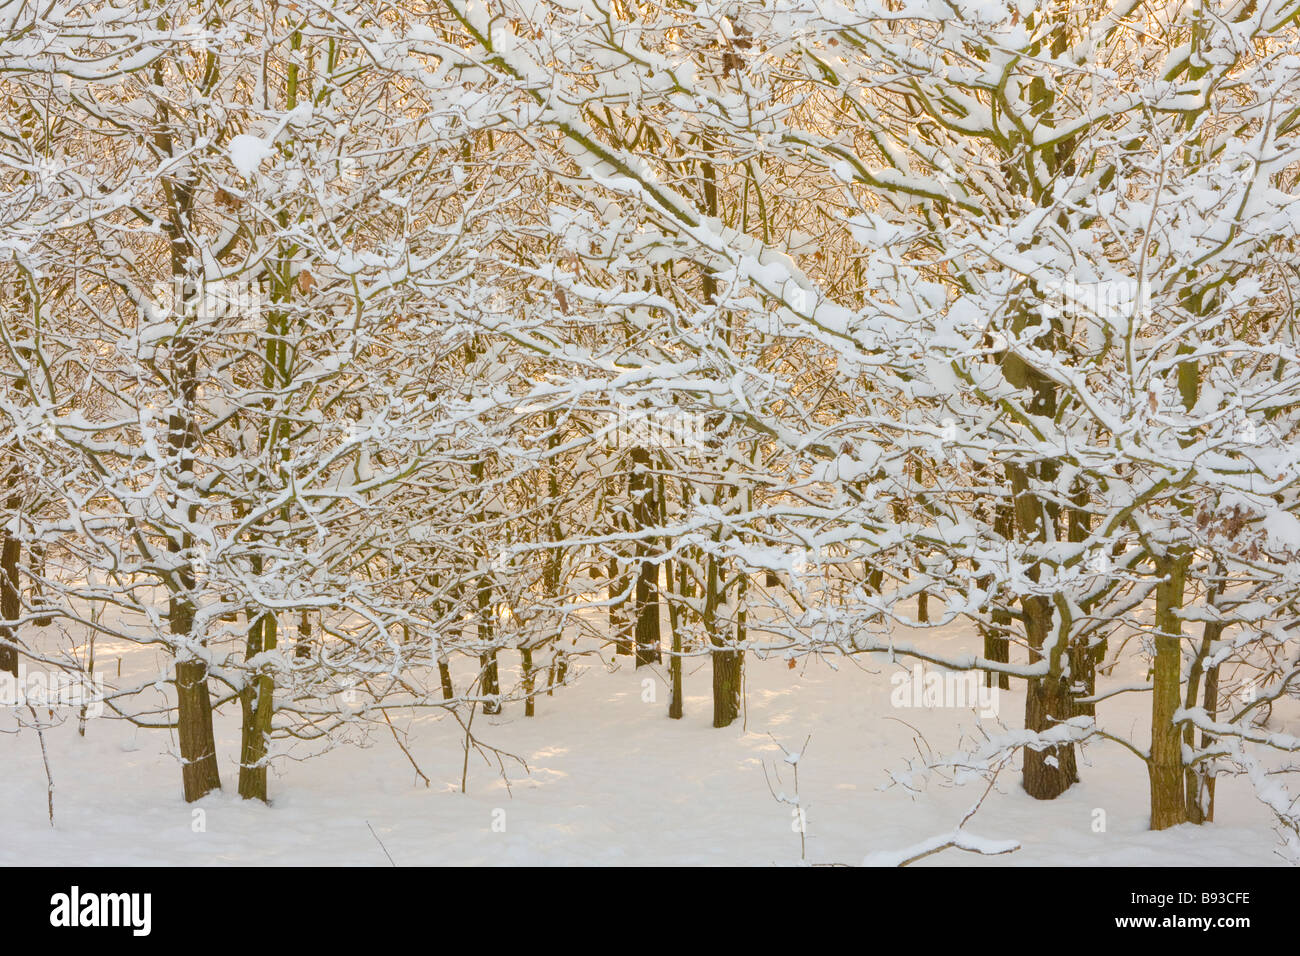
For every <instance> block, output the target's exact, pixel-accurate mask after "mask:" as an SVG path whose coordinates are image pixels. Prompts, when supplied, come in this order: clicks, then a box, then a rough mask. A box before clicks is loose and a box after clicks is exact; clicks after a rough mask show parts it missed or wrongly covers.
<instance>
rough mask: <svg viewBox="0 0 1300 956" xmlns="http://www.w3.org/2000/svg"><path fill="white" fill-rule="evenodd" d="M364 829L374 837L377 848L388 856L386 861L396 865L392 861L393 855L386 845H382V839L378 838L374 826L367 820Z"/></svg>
mask: <svg viewBox="0 0 1300 956" xmlns="http://www.w3.org/2000/svg"><path fill="white" fill-rule="evenodd" d="M366 829H367V830H369V831H370V835H371V836H372V837H374V838H375V842H376V843H378V844H379V849H381V850H383V851H384V856H386V857H388V862H389V863H392V864H393V866H397V864H396V863H394V862H393V855H392V854H391V853H389V852H388V847H386V846H384V841H383V840H381V839H379V834H378V833H376V832H375V828H374V827H372V826H371V825H370V821H369V820H367V821H366Z"/></svg>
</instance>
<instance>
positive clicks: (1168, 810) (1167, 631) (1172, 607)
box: [1147, 550, 1188, 830]
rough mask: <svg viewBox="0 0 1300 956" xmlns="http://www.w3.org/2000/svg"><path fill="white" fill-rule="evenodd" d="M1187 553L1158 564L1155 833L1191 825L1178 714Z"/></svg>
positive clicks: (1152, 769)
mask: <svg viewBox="0 0 1300 956" xmlns="http://www.w3.org/2000/svg"><path fill="white" fill-rule="evenodd" d="M1187 560H1188V556H1187V554H1186V552H1185V550H1180V551H1174V552H1172V553H1171V554H1169V555H1167V556H1165V557H1162V558H1158V559H1157V560H1156V573H1157V574H1159V575H1160V582H1159V583H1158V584H1157V585H1156V636H1155V644H1156V657H1155V666H1154V669H1153V670H1154V674H1153V685H1152V692H1151V758H1150V760H1149V761H1148V764H1147V772H1148V776H1149V778H1150V784H1151V829H1152V830H1163V829H1165V828H1167V827H1172V826H1177V825H1178V824H1180V823H1186V822H1187V819H1188V816H1187V798H1186V793H1185V792H1184V785H1185V784H1184V780H1183V740H1182V733H1181V732H1180V731H1179V728H1178V725H1177V724H1175V723H1174V712H1175V711H1177V710H1178V708H1179V705H1180V704H1181V700H1180V694H1179V691H1180V690H1181V687H1182V659H1183V658H1182V649H1181V647H1180V646H1179V641H1180V639H1181V637H1182V621H1181V619H1180V617H1179V614H1178V611H1179V609H1180V608H1181V607H1182V604H1183V582H1184V579H1185V576H1186V572H1187Z"/></svg>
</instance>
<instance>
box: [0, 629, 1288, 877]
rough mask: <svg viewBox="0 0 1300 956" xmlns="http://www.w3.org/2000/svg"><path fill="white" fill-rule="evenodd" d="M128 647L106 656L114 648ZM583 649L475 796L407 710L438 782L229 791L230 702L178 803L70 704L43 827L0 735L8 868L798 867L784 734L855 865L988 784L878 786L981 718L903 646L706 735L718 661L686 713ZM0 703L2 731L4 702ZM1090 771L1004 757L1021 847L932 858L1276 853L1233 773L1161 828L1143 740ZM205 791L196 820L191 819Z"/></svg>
mask: <svg viewBox="0 0 1300 956" xmlns="http://www.w3.org/2000/svg"><path fill="white" fill-rule="evenodd" d="M933 637H934V635H932V639H933ZM946 639H947V640H954V638H952V637H951V636H949V637H948V638H946ZM122 647H123V648H126V647H128V645H123V646H122ZM115 653H119V651H115V650H111V649H107V650H105V651H104V654H105V659H108V658H109V656H110V655H111V654H115ZM130 653H133V654H135V655H138V656H148V657H150V658H151V657H152V656H153V652H152V651H139V650H135V651H131V652H130ZM584 660H586V661H587V663H586V664H584V665H583V666H584V667H585V672H584V673H583V674H582V676H581V678H580V679H579V680H578V681H577V683H576V684H575V685H574V686H571V687H568V688H563V689H561V690H559V691H558V692H557V693H556V695H555V696H554V697H546V696H543V697H541V698H540V699H539V701H538V708H537V709H538V715H537V716H536V717H534V718H531V719H529V718H525V717H524V716H523V708H522V705H520V704H512V705H508V706H507V708H506V712H505V713H504V714H503V715H501V716H499V717H485V716H482V715H479V716H478V717H477V718H476V720H475V722H474V731H475V733H476V734H477V735H479V736H480V737H481V738H482V739H483V740H485V741H486V742H488V743H490V744H492V745H494V746H496V747H499V748H501V749H502V750H505V751H508V752H511V753H514V754H517V755H519V756H520V757H522V758H524V759H525V760H526V761H527V763H528V767H529V771H530V772H528V773H524V772H523V770H522V769H521V768H518V767H517V766H512V765H510V764H509V763H507V770H508V771H509V775H510V788H509V790H507V786H506V783H505V782H504V781H503V780H502V778H501V775H500V773H499V770H498V768H497V767H496V766H495V764H493V765H492V766H489V765H487V764H486V763H485V762H484V760H483V759H482V758H481V757H479V756H478V755H476V754H472V755H471V758H470V764H469V779H468V783H469V787H468V791H469V792H468V793H467V794H463V793H460V792H459V789H460V777H461V766H462V760H463V750H462V735H461V732H460V729H459V727H458V726H457V724H456V723H455V722H454V721H452V720H451V719H449V718H447V717H446V716H445V715H444V716H438V715H436V713H431V714H427V715H423V716H419V717H416V718H414V719H408V720H406V721H395V722H396V723H397V725H398V727H399V729H409V731H410V738H409V746H410V749H411V753H412V755H413V756H414V758H415V759H416V761H417V762H418V763H419V765H420V767H421V768H422V769H423V771H424V772H425V773H426V774H427V775H428V776H429V777H430V778H431V780H432V784H431V786H429V787H427V788H426V787H425V785H424V783H423V782H422V781H421V780H419V778H418V777H417V776H416V774H415V773H414V771H413V770H412V768H411V765H410V763H409V762H408V760H407V758H406V757H405V756H404V755H403V754H402V752H401V750H400V749H399V748H398V747H397V746H396V744H395V743H394V742H393V739H392V737H391V735H389V734H388V732H387V731H386V730H380V731H376V732H374V733H372V734H371V735H370V740H369V745H368V746H365V747H346V748H339V749H336V750H333V751H330V752H328V753H325V754H323V755H321V756H319V757H315V758H313V759H311V760H306V761H296V760H290V759H281V760H279V761H278V762H277V763H276V764H275V766H274V770H273V772H272V775H271V782H270V786H271V789H272V806H270V807H267V806H264V805H261V804H257V803H251V802H245V801H242V800H240V799H239V798H238V797H237V796H236V795H235V761H236V758H237V753H238V724H237V720H238V717H237V708H229V709H228V711H227V712H226V713H224V714H222V715H221V716H220V717H219V720H218V726H217V732H218V737H219V743H220V745H221V748H222V750H221V772H222V780H223V783H224V784H225V786H226V791H225V792H224V793H220V794H214V795H210V796H209V797H207V798H205V799H204V800H202V801H201V802H200V803H199V804H197V805H194V806H191V805H187V804H186V803H185V802H184V801H183V800H182V799H181V793H180V772H179V769H178V766H177V764H176V761H175V758H174V757H173V756H172V755H171V754H172V753H173V752H174V749H175V744H174V741H173V740H172V739H171V738H170V737H169V735H168V734H167V733H166V732H161V731H147V730H136V729H134V728H132V727H131V726H130V725H128V724H126V723H125V722H122V721H115V720H110V719H107V718H101V719H98V720H92V721H90V722H89V724H88V727H87V732H86V736H85V737H84V738H80V737H78V735H77V729H76V721H75V719H74V720H71V721H69V722H67V723H66V724H64V725H63V726H60V727H57V728H55V729H52V730H48V731H46V734H45V737H46V741H47V744H48V747H49V755H50V764H51V769H52V772H53V775H54V782H55V787H56V791H55V818H56V824H57V825H56V827H55V828H53V829H51V828H50V826H49V823H48V820H47V817H46V794H45V790H46V781H45V772H44V768H43V765H42V762H41V753H40V748H39V745H38V742H37V738H36V735H35V733H33V732H32V731H31V730H24V731H22V732H21V733H19V734H17V735H4V736H0V748H3V754H4V757H5V768H6V772H5V773H4V775H3V776H0V805H3V806H4V807H5V813H4V814H3V815H0V864H5V865H8V864H20V863H21V864H37V865H60V866H61V865H100V864H102V865H134V864H165V865H174V864H181V865H222V864H305V865H318V864H319V865H340V864H342V865H358V864H359V865H380V866H387V865H389V864H388V858H387V857H386V855H385V850H386V851H387V854H390V855H391V857H392V859H393V861H394V862H395V863H396V864H397V865H399V866H410V865H418V864H476V865H520V864H569V865H586V864H614V865H617V864H651V865H657V864H752V865H770V864H778V865H786V864H797V863H798V862H799V859H800V857H799V853H800V847H799V835H798V833H797V832H796V831H795V829H794V828H793V823H794V817H793V812H792V808H791V807H790V806H787V805H782V804H780V803H778V802H777V801H776V800H775V799H774V798H773V795H772V792H771V791H770V790H769V787H768V783H767V782H766V780H765V778H764V772H763V770H764V767H765V766H766V767H767V772H768V777H769V778H771V779H772V785H773V787H774V788H775V789H776V790H777V791H778V792H784V793H786V794H791V793H792V787H793V780H792V778H791V773H790V770H791V768H790V766H789V765H788V764H786V763H784V761H783V756H784V755H783V753H782V750H781V749H780V747H779V746H778V744H777V741H779V742H780V744H782V745H784V746H785V747H786V748H788V749H790V750H798V749H799V748H801V747H802V744H803V741H804V739H805V737H807V736H808V735H809V734H811V735H812V741H811V743H810V744H809V746H808V748H807V750H806V752H805V753H803V755H802V757H801V759H800V761H799V791H800V796H801V800H802V803H803V805H804V807H805V808H806V815H807V859H808V861H809V862H813V863H854V864H856V863H859V862H861V861H862V860H863V858H864V857H865V856H867V855H868V854H873V853H888V852H890V851H896V850H900V849H903V848H906V847H909V846H911V845H913V844H917V843H920V842H921V841H923V840H926V839H928V838H930V837H933V836H935V835H938V834H941V833H945V832H948V831H951V830H952V828H953V827H955V826H956V825H957V823H958V821H959V820H960V819H961V817H962V815H963V814H964V812H965V811H966V809H967V808H968V807H969V806H970V805H971V804H972V803H973V802H974V801H975V800H976V799H978V797H979V795H980V793H981V792H982V791H983V784H981V783H978V782H973V783H970V784H967V785H965V786H962V787H959V788H951V787H945V786H943V785H942V784H940V783H937V782H936V783H932V784H931V786H930V787H929V788H928V789H927V791H926V792H925V793H923V794H920V795H918V796H911V795H909V794H908V793H906V792H905V791H903V790H902V789H901V788H898V787H893V788H890V789H882V786H883V785H885V784H887V783H888V780H889V777H888V772H889V771H891V770H894V771H901V770H904V769H905V762H906V759H907V757H908V756H915V755H916V754H917V752H918V749H924V748H925V747H926V745H927V744H928V746H929V747H931V748H933V750H934V751H935V752H937V753H950V752H952V751H953V750H955V749H956V747H957V746H958V744H959V742H960V739H961V732H962V730H965V731H971V730H974V729H975V728H976V727H977V725H978V724H979V721H980V719H981V718H980V716H979V714H978V713H977V712H976V710H975V709H974V708H966V709H959V708H950V709H924V708H915V707H907V708H903V707H895V706H893V704H891V693H892V692H893V691H894V690H895V687H894V685H893V684H891V682H890V679H889V678H890V675H891V674H893V673H895V672H896V671H897V670H899V669H910V665H907V664H904V663H900V664H897V665H895V664H891V663H889V662H888V661H887V660H884V659H881V658H878V657H877V658H869V659H857V660H856V661H847V660H841V661H839V662H838V669H835V668H832V667H831V666H829V665H828V664H827V663H826V662H824V661H816V660H808V661H806V662H801V663H800V665H799V667H798V668H796V669H793V670H791V669H788V667H787V663H786V662H785V661H777V660H771V661H766V662H762V661H756V660H753V659H751V660H750V661H749V662H748V665H747V666H748V677H747V682H748V684H747V688H746V720H745V726H743V727H742V726H740V725H736V726H733V727H730V728H727V729H724V730H716V729H714V728H713V727H712V726H710V720H711V713H712V711H711V704H710V698H709V687H710V675H709V668H708V665H707V663H701V662H700V661H699V660H691V661H688V676H687V682H686V690H687V699H686V717H685V718H684V719H682V720H680V721H673V720H669V719H668V718H667V717H666V716H665V712H666V706H667V688H666V685H665V683H664V681H663V679H662V678H663V676H664V672H663V671H662V670H660V671H658V676H659V679H658V680H657V681H656V682H655V685H654V690H655V700H654V702H647V701H645V700H644V699H643V697H644V696H645V695H644V692H643V684H642V682H643V680H645V679H646V678H647V677H650V676H653V675H651V674H648V673H646V672H645V669H643V670H642V671H641V672H637V671H635V670H634V669H633V668H632V666H631V664H630V661H629V659H628V658H619V659H618V662H619V666H618V669H616V670H615V671H613V672H610V671H608V670H606V669H605V668H604V666H602V665H601V664H600V662H599V661H596V660H595V659H594V658H586V659H584ZM999 704H1000V711H1001V714H1002V715H1003V719H1004V720H1005V721H1006V723H1007V725H1008V726H1010V727H1019V726H1021V722H1020V717H1021V715H1022V713H1023V696H1022V694H1021V693H1018V692H1016V691H1004V692H1002V694H1001V697H1000V700H999ZM1147 706H1149V702H1148V699H1147V698H1146V697H1145V696H1142V697H1134V698H1132V699H1131V700H1128V701H1123V702H1121V703H1118V704H1115V703H1111V704H1108V705H1107V708H1106V710H1105V712H1104V717H1105V720H1106V722H1107V723H1114V724H1115V725H1116V726H1119V725H1120V724H1122V725H1123V726H1124V727H1125V729H1128V728H1129V727H1133V726H1136V727H1141V726H1143V719H1144V714H1143V710H1144V708H1145V707H1147ZM1123 708H1128V711H1125V710H1124V709H1123ZM0 719H3V720H4V721H5V723H4V724H3V726H4V727H5V729H12V727H13V715H12V714H7V715H4V716H3V718H0ZM909 725H910V726H909ZM984 726H985V727H986V728H989V729H993V728H994V727H995V726H996V725H995V724H993V725H991V724H990V722H989V721H988V720H985V722H984ZM773 738H775V740H774V739H773ZM922 738H923V739H922ZM778 763H780V764H781V768H780V772H781V780H780V782H778V781H777V780H776V779H775V777H774V776H773V766H774V765H775V764H778ZM1080 774H1081V776H1082V782H1081V783H1080V784H1078V785H1076V786H1075V787H1073V788H1072V789H1071V790H1070V791H1069V792H1068V793H1067V794H1065V795H1064V796H1062V797H1061V798H1059V799H1057V800H1055V801H1050V802H1040V801H1037V800H1034V799H1032V798H1030V797H1029V796H1027V795H1026V794H1025V793H1024V792H1023V791H1021V790H1020V788H1019V783H1018V774H1016V773H1014V772H1011V771H1007V772H1004V773H1003V775H1002V776H1001V777H1000V778H999V780H998V784H997V790H996V791H995V792H994V793H992V794H990V795H989V797H988V799H987V801H986V802H985V804H984V806H983V808H982V809H981V810H980V812H979V813H978V815H977V816H976V817H975V818H974V819H973V820H972V821H971V822H970V823H969V824H968V826H967V830H968V831H969V832H970V833H971V834H973V835H975V836H977V837H980V838H984V839H988V840H1008V839H1012V840H1018V841H1020V842H1021V844H1022V848H1021V849H1020V850H1019V851H1017V852H1015V853H1012V854H1009V855H1004V856H998V857H981V856H977V855H975V854H972V853H964V852H960V851H958V850H952V849H950V850H946V851H944V852H943V853H940V854H938V855H936V856H932V857H929V858H928V859H926V860H924V861H922V863H921V864H920V865H954V864H955V865H984V866H1007V865H1024V864H1040V865H1042V864H1049V865H1098V864H1115V865H1132V866H1143V865H1174V864H1178V865H1201V864H1204V865H1216V866H1223V865H1267V864H1273V863H1280V862H1281V861H1280V860H1279V859H1278V858H1277V857H1276V856H1275V855H1274V854H1273V847H1274V845H1275V836H1274V834H1273V832H1272V829H1271V824H1270V817H1269V814H1268V813H1267V812H1266V811H1265V809H1264V808H1263V807H1262V806H1261V805H1260V804H1259V803H1258V802H1257V801H1255V799H1254V798H1253V797H1252V795H1251V791H1250V788H1249V785H1248V784H1247V783H1246V782H1244V781H1238V780H1223V781H1221V782H1220V785H1219V792H1218V802H1217V811H1216V815H1217V822H1216V823H1215V824H1213V825H1210V826H1206V827H1194V826H1190V825H1187V826H1182V827H1177V828H1174V829H1173V830H1169V831H1165V832H1163V833H1152V832H1149V831H1148V830H1147V828H1146V826H1147V781H1146V773H1145V768H1144V767H1143V766H1142V765H1141V763H1140V762H1139V761H1138V760H1137V758H1136V757H1134V756H1132V755H1131V754H1129V753H1127V751H1125V750H1123V748H1121V747H1119V746H1118V745H1115V744H1110V743H1105V742H1103V743H1098V744H1089V745H1088V746H1087V747H1086V748H1085V749H1084V751H1083V753H1082V755H1081V758H1080ZM196 808H197V809H201V810H202V816H203V823H204V829H203V830H202V832H195V827H194V820H195V817H194V811H195V809H196ZM1097 810H1103V811H1105V824H1106V826H1105V831H1104V832H1096V831H1095V830H1094V821H1095V820H1096V819H1097V818H1098V817H1097V814H1096V811H1097ZM372 830H373V833H372ZM381 841H382V846H381Z"/></svg>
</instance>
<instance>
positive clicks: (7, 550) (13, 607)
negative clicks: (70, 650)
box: [0, 498, 22, 677]
mask: <svg viewBox="0 0 1300 956" xmlns="http://www.w3.org/2000/svg"><path fill="white" fill-rule="evenodd" d="M9 507H10V512H11V513H16V506H15V505H14V500H13V499H12V498H11V499H10V502H9ZM21 556H22V545H21V544H20V543H19V541H18V539H17V538H15V537H14V536H13V535H11V534H8V533H7V532H6V533H5V534H4V540H3V544H0V618H2V619H3V623H0V640H4V641H6V642H8V643H7V644H6V645H0V671H6V672H8V673H10V674H12V675H13V676H14V677H17V676H18V648H17V647H13V646H10V645H13V644H16V643H17V642H18V618H19V617H21V616H22V602H21V601H20V600H19V598H18V561H19V559H20V558H21Z"/></svg>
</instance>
